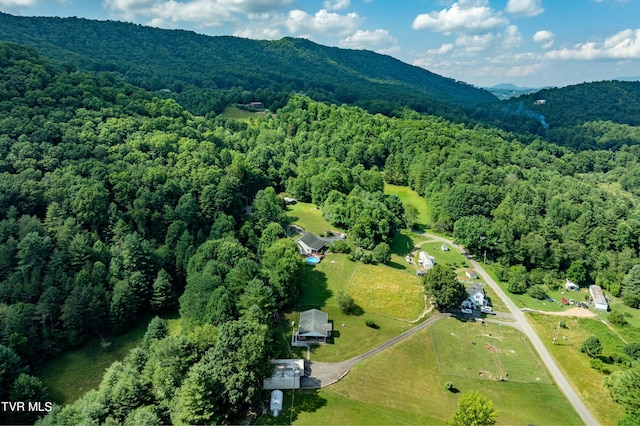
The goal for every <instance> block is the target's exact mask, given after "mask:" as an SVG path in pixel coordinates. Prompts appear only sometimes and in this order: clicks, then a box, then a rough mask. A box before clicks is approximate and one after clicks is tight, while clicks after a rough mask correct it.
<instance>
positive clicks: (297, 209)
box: [287, 202, 336, 235]
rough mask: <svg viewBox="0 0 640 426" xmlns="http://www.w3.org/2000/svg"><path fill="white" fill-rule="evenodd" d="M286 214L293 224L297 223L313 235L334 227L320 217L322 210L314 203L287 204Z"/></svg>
mask: <svg viewBox="0 0 640 426" xmlns="http://www.w3.org/2000/svg"><path fill="white" fill-rule="evenodd" d="M287 216H289V217H290V218H291V220H292V223H293V224H296V225H299V226H300V227H302V229H304V230H305V231H309V232H311V233H312V234H314V235H320V234H324V233H325V232H326V231H330V230H333V229H336V227H335V226H333V225H331V224H330V223H329V222H327V221H326V220H325V219H324V218H323V217H322V212H321V211H320V209H319V208H318V207H316V205H315V204H311V203H301V202H297V203H296V204H292V205H288V206H287Z"/></svg>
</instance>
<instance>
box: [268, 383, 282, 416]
mask: <svg viewBox="0 0 640 426" xmlns="http://www.w3.org/2000/svg"><path fill="white" fill-rule="evenodd" d="M283 396H284V394H283V393H282V391H281V390H278V389H276V390H274V391H273V392H271V400H270V401H269V410H270V411H271V414H273V417H278V415H279V414H280V412H281V411H282V400H283Z"/></svg>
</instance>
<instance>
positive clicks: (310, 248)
mask: <svg viewBox="0 0 640 426" xmlns="http://www.w3.org/2000/svg"><path fill="white" fill-rule="evenodd" d="M296 244H298V248H299V249H300V253H302V254H314V253H319V252H320V251H321V250H322V249H323V248H324V247H325V245H326V244H327V243H326V242H325V241H324V240H321V239H320V238H318V237H316V236H315V235H313V234H312V233H311V232H305V233H304V234H303V235H302V237H300V238H298V239H297V240H296Z"/></svg>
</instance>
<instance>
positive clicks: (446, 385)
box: [444, 382, 453, 391]
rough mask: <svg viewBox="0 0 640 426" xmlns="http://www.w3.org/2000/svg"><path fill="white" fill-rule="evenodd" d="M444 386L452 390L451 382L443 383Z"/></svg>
mask: <svg viewBox="0 0 640 426" xmlns="http://www.w3.org/2000/svg"><path fill="white" fill-rule="evenodd" d="M444 388H445V389H446V390H448V391H452V390H453V382H447V383H445V384H444Z"/></svg>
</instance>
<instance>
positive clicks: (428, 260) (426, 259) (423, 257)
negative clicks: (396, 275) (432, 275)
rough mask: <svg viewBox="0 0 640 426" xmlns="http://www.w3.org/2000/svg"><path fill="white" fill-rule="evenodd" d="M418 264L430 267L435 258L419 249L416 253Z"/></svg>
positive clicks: (425, 267) (426, 267)
mask: <svg viewBox="0 0 640 426" xmlns="http://www.w3.org/2000/svg"><path fill="white" fill-rule="evenodd" d="M418 259H419V260H418V264H419V265H420V266H422V267H423V268H424V269H431V268H433V265H435V264H436V258H435V257H433V256H429V255H428V254H427V253H425V252H423V251H421V252H420V254H419V255H418Z"/></svg>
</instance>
